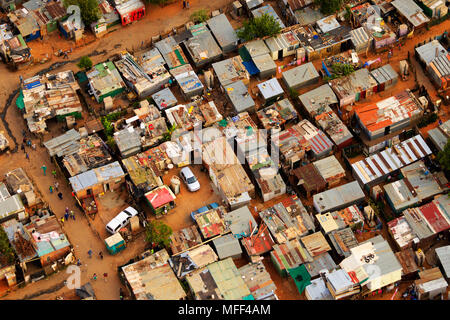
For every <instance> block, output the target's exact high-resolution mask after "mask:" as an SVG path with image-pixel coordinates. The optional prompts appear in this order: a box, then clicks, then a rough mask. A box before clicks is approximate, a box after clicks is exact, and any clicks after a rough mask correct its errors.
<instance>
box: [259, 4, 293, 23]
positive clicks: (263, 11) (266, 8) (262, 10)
mask: <svg viewBox="0 0 450 320" xmlns="http://www.w3.org/2000/svg"><path fill="white" fill-rule="evenodd" d="M252 14H253V16H254V17H255V18H256V17H260V16H262V15H264V14H268V15H269V16H272V17H273V18H274V19H275V20H276V21H277V22H278V24H279V25H280V27H281V29H284V28H286V26H285V25H284V23H283V21H282V20H281V19H280V17H279V16H278V14H277V13H276V12H275V10H274V9H273V8H272V6H271V5H270V4H268V5H265V6H262V7H259V8H257V9H253V10H252Z"/></svg>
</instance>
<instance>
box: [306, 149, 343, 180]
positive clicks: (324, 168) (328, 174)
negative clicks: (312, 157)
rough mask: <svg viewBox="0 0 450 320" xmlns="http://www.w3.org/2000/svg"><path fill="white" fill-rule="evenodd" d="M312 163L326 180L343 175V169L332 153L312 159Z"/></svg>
mask: <svg viewBox="0 0 450 320" xmlns="http://www.w3.org/2000/svg"><path fill="white" fill-rule="evenodd" d="M313 164H314V166H316V168H317V170H319V172H320V174H321V176H322V177H323V178H324V179H325V180H327V181H329V180H332V179H339V178H343V177H345V169H344V168H343V167H342V165H341V164H340V163H339V161H338V159H336V157H335V156H334V155H331V156H329V157H326V158H323V159H320V160H317V161H314V162H313Z"/></svg>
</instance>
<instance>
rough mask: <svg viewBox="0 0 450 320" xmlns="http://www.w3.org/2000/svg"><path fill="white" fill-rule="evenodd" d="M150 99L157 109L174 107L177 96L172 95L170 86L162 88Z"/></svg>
mask: <svg viewBox="0 0 450 320" xmlns="http://www.w3.org/2000/svg"><path fill="white" fill-rule="evenodd" d="M152 99H153V101H155V103H156V105H157V106H158V108H159V110H163V109H166V108H170V107H174V106H175V105H176V104H177V103H178V100H177V98H176V97H175V96H174V95H173V93H172V91H170V88H164V89H162V90H161V91H158V92H157V93H155V94H153V95H152ZM163 104H164V105H163Z"/></svg>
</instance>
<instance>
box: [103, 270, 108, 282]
mask: <svg viewBox="0 0 450 320" xmlns="http://www.w3.org/2000/svg"><path fill="white" fill-rule="evenodd" d="M107 277H108V274H107V273H106V272H105V273H104V274H103V279H104V280H105V282H106V278H107Z"/></svg>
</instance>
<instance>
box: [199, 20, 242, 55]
mask: <svg viewBox="0 0 450 320" xmlns="http://www.w3.org/2000/svg"><path fill="white" fill-rule="evenodd" d="M206 23H207V24H208V27H209V28H210V29H211V32H212V33H213V35H214V37H215V38H216V40H217V42H218V43H219V45H220V47H221V48H222V49H223V48H224V47H226V46H229V45H232V44H236V43H237V41H238V37H237V35H236V32H235V31H234V29H233V27H232V26H231V24H230V22H229V21H228V18H227V17H226V15H225V14H223V13H222V14H219V15H218V16H215V17H212V18H211V19H209V20H207V21H206Z"/></svg>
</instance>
